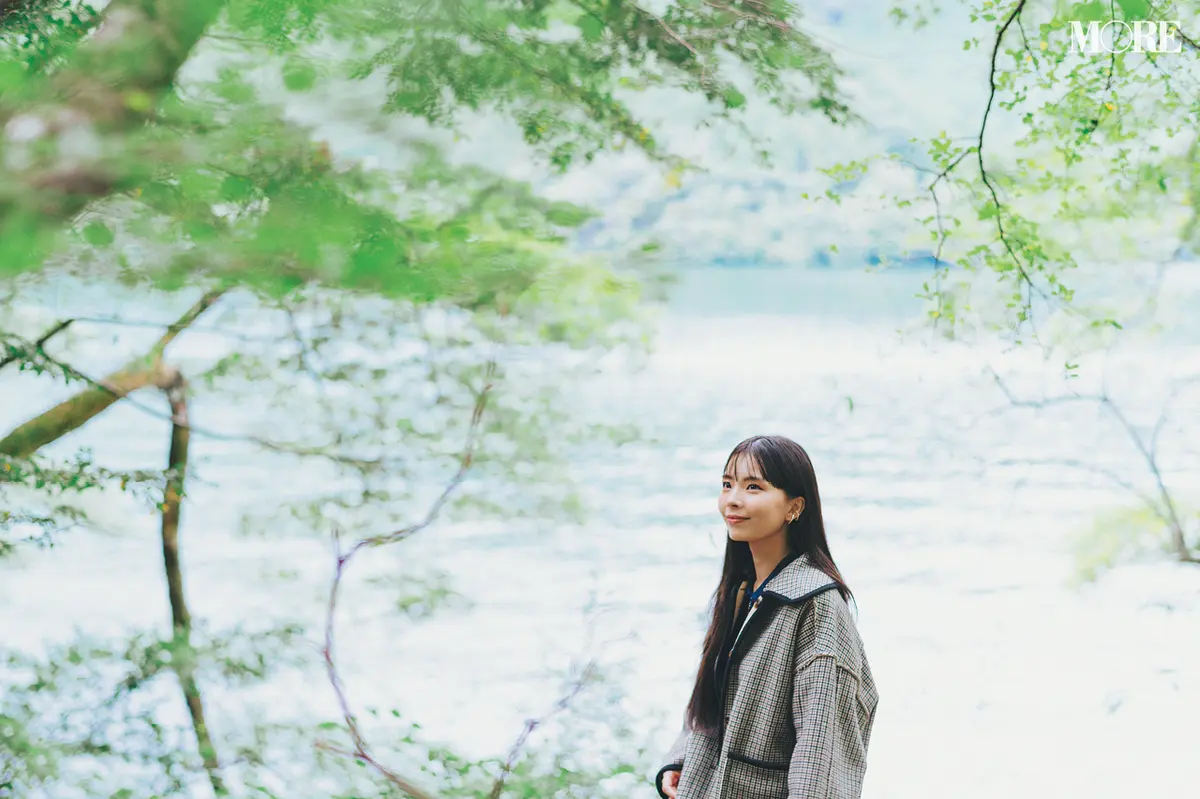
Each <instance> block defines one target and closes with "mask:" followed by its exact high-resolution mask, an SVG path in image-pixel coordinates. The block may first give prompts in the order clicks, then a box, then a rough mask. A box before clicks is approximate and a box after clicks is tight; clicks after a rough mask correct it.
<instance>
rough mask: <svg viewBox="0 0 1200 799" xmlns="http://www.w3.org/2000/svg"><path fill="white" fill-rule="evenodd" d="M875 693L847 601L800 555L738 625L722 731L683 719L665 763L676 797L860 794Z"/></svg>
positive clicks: (775, 798)
mask: <svg viewBox="0 0 1200 799" xmlns="http://www.w3.org/2000/svg"><path fill="white" fill-rule="evenodd" d="M757 614H763V615H762V616H761V617H759V618H754V617H753V616H757ZM878 702H879V694H878V691H877V689H876V686H875V682H874V679H873V678H872V675H871V669H870V666H869V665H868V663H867V658H866V653H865V651H864V649H863V645H862V641H861V639H860V638H859V635H858V631H857V629H856V627H855V624H854V619H853V617H852V616H851V614H850V608H849V607H848V606H847V604H846V602H845V600H843V599H842V596H841V594H839V593H838V592H837V591H836V590H834V586H833V584H832V582H831V581H830V580H829V578H828V576H826V575H825V574H824V573H823V572H821V571H819V570H818V569H815V568H813V567H812V566H810V565H809V564H808V562H807V559H806V558H803V557H801V558H799V559H797V560H796V561H794V562H793V563H791V564H789V565H788V566H787V567H786V568H785V569H784V570H783V571H782V572H780V573H779V575H778V576H777V577H776V578H775V580H773V581H772V582H771V584H770V585H769V587H768V590H767V591H766V592H765V594H764V600H763V602H762V604H761V605H760V606H759V608H758V609H757V610H756V611H754V614H752V617H751V618H750V619H748V620H747V621H746V622H745V623H744V625H743V631H742V634H741V637H740V638H739V639H738V642H737V644H736V646H735V650H734V655H733V657H732V658H731V662H730V665H729V668H728V675H727V678H726V685H725V718H726V722H725V729H724V731H723V732H722V733H719V734H717V733H708V732H704V731H695V732H689V731H688V730H687V729H686V728H685V729H684V730H683V731H682V732H681V733H680V734H679V737H678V738H677V739H676V741H675V743H674V744H673V745H672V747H671V749H670V751H669V752H668V753H667V756H666V758H665V762H666V763H667V765H666V766H664V767H663V768H664V769H671V768H675V769H680V770H681V773H680V779H679V787H678V799H858V797H860V796H861V795H862V784H863V778H864V777H865V775H866V768H867V746H868V743H869V741H870V737H871V729H872V727H873V726H874V721H875V710H876V707H877V706H878ZM661 773H662V772H660V774H661ZM660 794H661V791H660ZM662 795H664V796H665V794H662Z"/></svg>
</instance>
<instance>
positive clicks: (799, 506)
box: [792, 497, 804, 516]
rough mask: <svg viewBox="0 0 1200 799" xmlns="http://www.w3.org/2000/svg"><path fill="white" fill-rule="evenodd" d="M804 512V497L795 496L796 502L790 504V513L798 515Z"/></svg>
mask: <svg viewBox="0 0 1200 799" xmlns="http://www.w3.org/2000/svg"><path fill="white" fill-rule="evenodd" d="M803 512H804V497H797V498H796V502H795V504H794V505H792V515H793V516H799V515H800V514H801V513H803Z"/></svg>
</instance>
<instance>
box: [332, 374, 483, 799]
mask: <svg viewBox="0 0 1200 799" xmlns="http://www.w3.org/2000/svg"><path fill="white" fill-rule="evenodd" d="M495 367H496V362H495V360H494V359H490V360H489V361H488V364H487V369H486V372H485V380H484V385H483V387H482V388H481V389H480V391H479V393H478V395H477V397H476V401H475V407H474V411H473V413H472V415H471V425H470V428H469V429H468V431H467V442H466V445H465V447H464V449H463V452H462V455H461V456H460V458H459V465H458V469H457V471H456V472H455V473H454V476H453V477H452V478H451V480H450V482H449V483H448V484H447V485H446V487H445V489H443V491H442V493H441V495H440V496H439V497H438V498H437V500H436V501H435V502H434V503H433V504H432V505H431V506H430V508H429V510H428V511H427V512H426V514H425V518H424V519H422V520H421V521H420V522H418V523H417V524H414V525H412V526H410V527H405V528H403V529H400V530H395V531H393V532H391V533H386V534H383V535H377V536H371V537H369V538H363V539H360V540H358V541H357V542H355V544H354V545H353V546H352V547H350V548H349V549H348V550H345V551H343V550H342V548H341V537H340V535H339V533H338V531H337V530H336V529H335V530H334V534H333V546H334V556H335V564H336V565H335V568H334V575H333V583H332V585H331V586H330V589H329V603H328V606H327V608H326V612H325V644H324V646H323V647H322V649H321V655H322V657H323V658H324V660H325V671H326V674H327V676H328V678H329V684H330V686H331V687H332V688H333V692H334V694H335V696H336V697H337V701H338V706H339V707H340V708H341V711H342V719H343V720H344V721H345V723H346V729H347V731H348V732H349V733H350V739H351V741H352V742H353V744H354V749H353V751H351V752H345V751H344V750H339V749H335V748H333V747H330V746H327V745H326V746H325V748H326V749H328V750H330V751H336V752H341V753H343V754H348V755H350V756H351V757H354V758H356V759H358V760H361V761H362V762H363V763H366V764H367V765H369V766H370V767H371V768H373V769H375V770H376V771H378V772H379V773H380V774H381V775H382V776H383V777H384V778H385V779H387V781H388V782H390V783H391V784H392V785H394V786H396V787H397V788H398V789H400V790H401V791H404V792H405V793H406V794H408V795H409V796H412V797H414V799H433V797H432V795H430V794H428V793H426V792H425V791H423V790H422V789H421V788H419V787H417V786H416V785H415V784H413V783H412V782H411V781H410V780H408V779H406V778H405V777H402V776H401V775H399V774H397V773H395V772H394V771H392V770H391V769H389V768H388V767H387V766H385V765H383V764H382V763H380V762H379V761H377V760H376V759H375V758H374V757H373V756H372V755H371V753H370V748H369V746H368V745H367V742H366V739H365V738H364V737H363V734H362V731H361V730H360V729H359V727H358V722H357V719H356V717H355V715H354V712H353V711H352V710H351V709H350V700H349V698H348V697H347V694H346V689H345V686H344V684H343V682H342V679H341V676H340V675H339V673H338V668H337V661H336V659H335V656H334V625H335V617H336V615H337V602H338V595H339V592H340V590H341V585H342V580H343V579H344V578H345V575H346V570H347V568H348V567H349V564H350V561H351V560H352V559H353V558H354V556H355V555H357V554H358V553H359V552H360V551H361V550H363V549H365V548H367V547H379V546H384V545H386V544H392V543H395V542H397V541H400V540H402V539H405V538H408V537H409V536H411V535H413V534H414V533H417V532H418V531H420V530H423V529H424V528H426V527H428V526H429V525H430V524H432V523H433V521H434V519H436V518H437V516H438V514H439V513H440V512H441V509H442V506H443V505H444V504H445V503H446V501H447V499H449V497H450V495H451V494H452V493H453V492H454V490H455V489H456V488H457V487H458V486H459V485H460V484H461V483H462V481H463V479H464V478H465V477H466V474H467V471H468V470H469V469H470V467H471V462H472V459H473V457H474V454H475V447H476V443H477V438H478V435H479V431H480V428H481V426H482V421H483V414H484V411H485V409H486V407H487V400H488V397H489V395H490V393H491V391H492V388H493V383H492V381H493V378H494V377H495Z"/></svg>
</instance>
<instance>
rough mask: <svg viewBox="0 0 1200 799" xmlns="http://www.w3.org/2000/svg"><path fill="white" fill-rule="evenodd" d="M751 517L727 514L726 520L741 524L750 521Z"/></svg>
mask: <svg viewBox="0 0 1200 799" xmlns="http://www.w3.org/2000/svg"><path fill="white" fill-rule="evenodd" d="M749 518H750V517H749V516H726V517H725V521H727V522H729V523H730V524H739V523H741V522H744V521H748V520H749Z"/></svg>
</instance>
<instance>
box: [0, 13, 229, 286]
mask: <svg viewBox="0 0 1200 799" xmlns="http://www.w3.org/2000/svg"><path fill="white" fill-rule="evenodd" d="M224 6H225V0H113V2H111V3H109V5H108V7H107V8H105V10H104V19H103V21H102V22H101V23H100V26H99V28H98V29H97V30H96V31H95V32H94V34H93V35H91V36H90V37H89V38H88V39H87V40H85V42H84V43H83V44H82V45H81V46H80V47H79V48H78V50H76V51H75V53H74V54H73V55H72V56H71V58H70V59H69V60H68V61H67V63H66V64H65V65H64V66H63V68H62V69H61V70H59V71H58V72H56V73H55V74H53V75H51V76H50V77H48V78H45V79H44V80H41V81H35V82H33V83H32V84H30V85H28V86H23V87H21V89H23V91H18V92H10V93H8V94H7V95H6V96H5V97H3V98H0V129H4V130H5V131H6V132H7V138H8V139H9V140H8V141H6V142H5V143H4V144H5V148H4V149H5V150H6V151H7V150H11V149H13V148H14V147H16V148H24V149H25V150H27V151H28V152H29V153H31V154H33V153H34V152H35V150H37V149H42V150H45V149H46V148H45V147H44V146H43V147H41V148H35V147H32V146H31V145H38V144H39V143H43V144H44V142H43V141H42V140H45V139H54V138H57V137H61V136H64V135H66V134H70V133H75V132H80V131H83V132H87V133H96V134H100V136H102V137H104V136H121V135H124V134H126V133H132V132H134V131H137V130H139V129H140V128H141V127H142V126H143V125H144V123H145V121H146V119H147V118H148V117H149V116H150V115H151V114H152V113H153V112H154V109H155V107H156V106H157V104H158V101H159V98H160V97H161V96H162V95H163V94H164V93H165V92H167V91H169V90H170V89H171V86H172V85H173V83H174V81H175V75H176V73H177V72H178V71H179V68H180V67H181V66H183V63H184V61H186V60H187V58H188V55H189V54H190V53H191V51H192V48H193V47H195V46H196V43H197V42H198V41H199V40H200V37H201V36H202V35H203V34H204V31H205V29H206V28H207V27H208V26H209V25H211V24H212V23H213V22H214V21H215V20H216V18H217V17H218V15H219V14H220V13H221V11H222V9H223V8H224ZM49 150H50V151H51V154H50V155H49V156H47V157H45V158H43V157H37V158H33V159H32V160H31V162H27V163H23V162H22V161H21V160H20V159H15V160H14V159H9V163H23V167H22V168H20V169H14V168H12V167H10V168H8V169H4V168H3V167H2V166H0V183H3V184H4V185H5V186H6V187H11V188H12V189H13V191H6V192H5V199H4V200H3V201H2V202H0V228H3V229H5V230H6V235H7V233H8V232H14V231H12V230H11V228H13V227H14V226H19V228H20V230H19V232H20V234H21V235H22V238H24V239H26V240H28V241H29V242H30V243H31V244H33V243H35V242H38V241H42V240H44V237H45V235H46V234H47V233H49V232H51V231H52V230H53V229H54V228H56V227H57V226H58V225H59V224H61V223H62V222H64V221H66V220H68V219H70V218H71V217H72V216H74V215H75V214H77V213H78V212H79V211H81V210H82V209H83V208H84V206H85V205H86V204H87V203H88V202H90V201H92V200H94V199H97V198H100V197H103V196H105V195H107V194H109V193H111V192H113V191H119V190H123V189H127V188H132V186H133V185H134V184H135V183H136V181H137V180H138V179H139V177H140V176H144V174H145V173H146V170H147V168H148V166H149V164H148V162H147V161H146V160H145V159H139V158H136V157H131V156H132V155H133V154H131V153H130V154H127V153H121V150H122V148H121V147H117V148H116V152H117V153H118V154H119V157H116V158H112V157H105V158H97V159H93V160H82V161H81V160H79V159H76V160H75V161H72V162H65V161H61V160H58V159H57V156H56V155H54V154H53V152H52V151H53V150H54V148H49ZM35 258H36V256H35ZM8 266H10V268H11V267H12V265H11V264H10V265H8Z"/></svg>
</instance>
